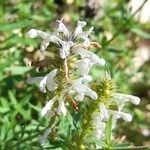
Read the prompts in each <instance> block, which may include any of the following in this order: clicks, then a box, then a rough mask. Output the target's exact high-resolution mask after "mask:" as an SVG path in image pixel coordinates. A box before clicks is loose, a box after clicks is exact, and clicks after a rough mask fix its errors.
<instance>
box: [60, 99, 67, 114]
mask: <svg viewBox="0 0 150 150" xmlns="http://www.w3.org/2000/svg"><path fill="white" fill-rule="evenodd" d="M58 114H63V115H64V116H66V114H67V109H66V106H65V103H64V99H60V101H59V106H58Z"/></svg>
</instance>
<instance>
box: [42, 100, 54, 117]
mask: <svg viewBox="0 0 150 150" xmlns="http://www.w3.org/2000/svg"><path fill="white" fill-rule="evenodd" d="M55 101H56V97H53V98H52V99H51V100H49V101H48V102H47V103H46V105H45V106H44V108H43V109H42V111H41V116H42V117H44V116H47V115H49V114H50V112H51V109H52V106H53V104H54V102H55Z"/></svg>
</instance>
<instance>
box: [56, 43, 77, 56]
mask: <svg viewBox="0 0 150 150" xmlns="http://www.w3.org/2000/svg"><path fill="white" fill-rule="evenodd" d="M60 44H61V45H62V47H61V48H60V49H59V54H60V57H61V58H62V59H65V58H66V57H67V56H68V55H69V54H70V47H72V46H73V45H74V43H73V42H72V41H68V42H64V41H62V42H61V43H60Z"/></svg>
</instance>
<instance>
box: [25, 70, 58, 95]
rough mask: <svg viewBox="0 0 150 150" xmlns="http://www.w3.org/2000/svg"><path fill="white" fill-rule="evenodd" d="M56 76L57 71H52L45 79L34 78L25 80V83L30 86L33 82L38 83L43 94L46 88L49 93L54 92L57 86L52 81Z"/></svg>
mask: <svg viewBox="0 0 150 150" xmlns="http://www.w3.org/2000/svg"><path fill="white" fill-rule="evenodd" d="M56 74H57V69H54V70H52V71H51V72H50V73H49V74H48V75H46V76H45V77H35V78H29V79H27V81H26V83H28V84H32V83H35V82H39V87H40V90H41V91H42V92H44V93H46V87H47V89H48V90H49V91H54V90H55V89H57V87H58V84H57V83H56V82H55V80H54V77H55V76H56Z"/></svg>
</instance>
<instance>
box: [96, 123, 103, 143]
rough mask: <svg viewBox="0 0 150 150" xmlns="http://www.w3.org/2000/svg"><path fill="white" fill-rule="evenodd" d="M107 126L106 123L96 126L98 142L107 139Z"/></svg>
mask: <svg viewBox="0 0 150 150" xmlns="http://www.w3.org/2000/svg"><path fill="white" fill-rule="evenodd" d="M105 126H106V123H104V122H97V123H96V124H95V128H96V129H95V137H96V138H97V139H98V140H101V139H103V138H104V137H105Z"/></svg>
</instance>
